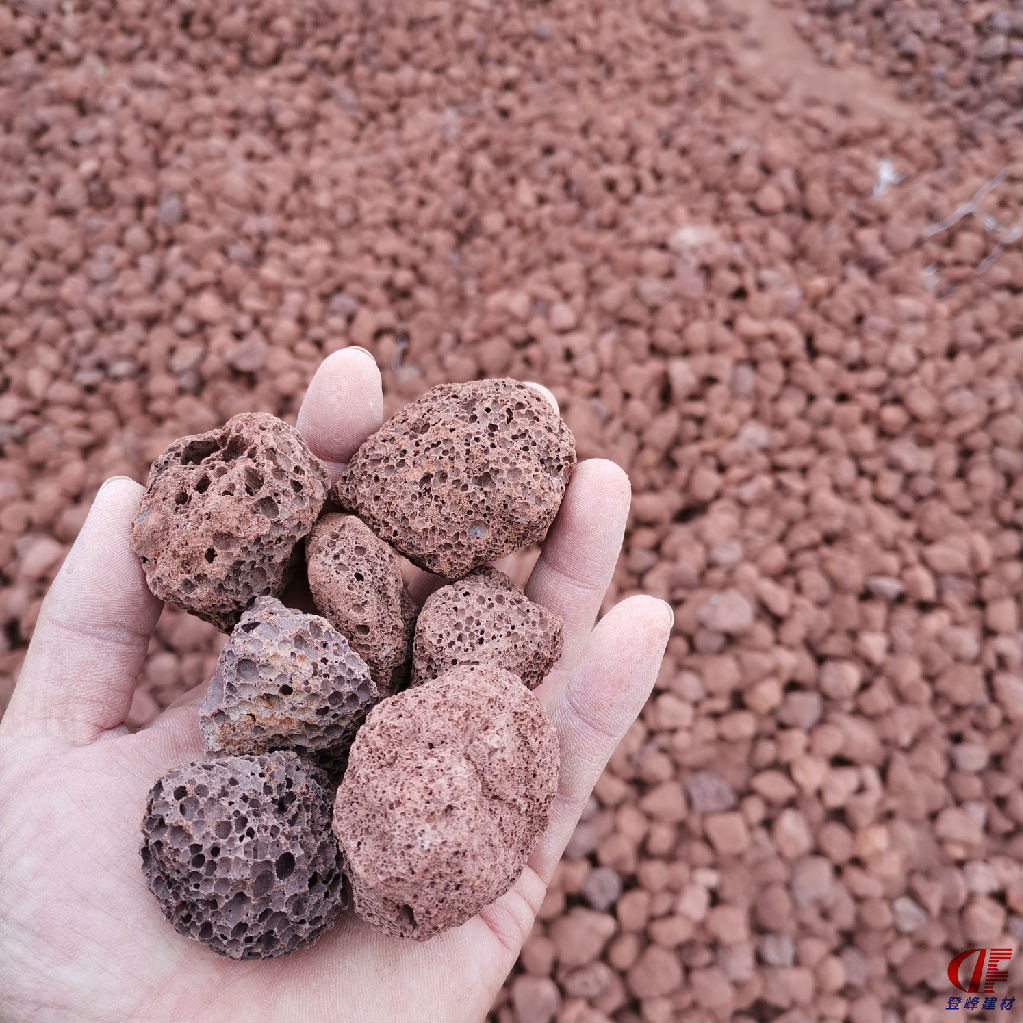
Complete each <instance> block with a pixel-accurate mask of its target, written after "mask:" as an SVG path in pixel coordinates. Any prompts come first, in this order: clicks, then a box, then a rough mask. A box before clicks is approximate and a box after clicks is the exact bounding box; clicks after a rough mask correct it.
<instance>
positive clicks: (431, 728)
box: [334, 665, 558, 939]
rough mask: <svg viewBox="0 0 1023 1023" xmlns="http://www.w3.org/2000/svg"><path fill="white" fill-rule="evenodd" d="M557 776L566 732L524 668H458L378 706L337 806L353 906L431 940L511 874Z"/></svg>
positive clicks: (394, 928) (537, 827)
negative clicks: (561, 735)
mask: <svg viewBox="0 0 1023 1023" xmlns="http://www.w3.org/2000/svg"><path fill="white" fill-rule="evenodd" d="M557 779H558V740H557V736H556V735H555V733H554V729H553V728H552V727H551V724H550V722H549V721H548V720H547V715H546V714H545V712H544V710H543V707H541V705H540V702H539V700H537V698H536V697H535V696H534V695H533V694H532V693H531V692H530V691H529V690H528V689H527V688H526V687H525V686H524V685H523V684H522V681H521V680H520V679H519V677H518V676H517V675H513V674H511V672H507V671H502V670H501V669H500V668H495V667H493V666H486V665H465V666H462V667H459V668H454V669H452V670H451V671H449V672H447V673H446V674H444V675H441V676H440V677H439V678H435V679H431V680H430V681H429V682H425V683H424V684H423V685H421V686H416V687H415V688H413V689H408V690H406V691H405V692H403V693H399V694H398V695H397V696H392V697H391V698H390V699H388V700H384V701H383V702H382V703H380V704H379V705H378V706H376V707H375V708H374V709H373V710H372V711H371V712H370V715H369V717H368V718H367V719H366V724H365V725H363V727H362V728H361V729H360V730H359V734H358V736H356V739H355V743H354V744H353V745H352V749H351V755H350V759H349V761H348V770H347V771H346V772H345V777H344V781H343V782H342V783H341V787H340V788H339V790H338V794H337V801H336V803H335V807H334V833H335V834H336V835H337V838H338V841H339V843H340V845H341V849H342V851H343V852H344V855H345V860H346V868H345V869H346V872H347V874H348V878H349V880H350V881H351V884H352V890H353V895H354V900H355V909H356V912H358V913H359V915H360V916H362V917H363V918H364V919H365V920H367V921H368V922H369V923H371V924H373V925H375V926H377V927H379V928H381V929H382V930H384V931H386V932H387V933H388V934H394V935H400V936H402V937H412V938H419V939H426V938H429V937H431V936H433V935H434V934H437V933H438V932H440V931H443V930H446V929H447V928H449V927H457V926H458V925H459V924H462V923H464V922H465V921H466V920H468V919H469V918H470V917H471V916H473V915H474V914H475V913H477V912H479V910H481V909H482V908H483V907H484V906H486V905H489V904H490V903H491V902H493V901H494V900H495V899H497V898H499V897H500V896H501V895H503V894H504V893H505V892H506V891H507V890H508V889H509V888H510V887H511V886H512V884H513V883H514V882H515V879H516V878H517V877H518V876H519V874H520V872H521V871H522V868H523V866H524V865H525V863H526V860H527V858H528V857H529V853H530V851H531V850H532V848H533V846H534V845H535V844H536V840H537V838H538V837H539V836H540V834H541V832H542V831H543V830H544V828H545V827H546V826H547V814H548V810H549V808H550V804H551V801H552V800H553V798H554V792H555V789H556V788H557Z"/></svg>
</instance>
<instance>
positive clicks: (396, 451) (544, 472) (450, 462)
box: [337, 379, 576, 579]
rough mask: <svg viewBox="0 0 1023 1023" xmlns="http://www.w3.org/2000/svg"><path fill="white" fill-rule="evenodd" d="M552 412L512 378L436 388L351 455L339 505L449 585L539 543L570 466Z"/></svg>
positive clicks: (570, 446) (565, 432)
mask: <svg viewBox="0 0 1023 1023" xmlns="http://www.w3.org/2000/svg"><path fill="white" fill-rule="evenodd" d="M575 461H576V454H575V439H574V438H573V436H572V432H571V430H569V428H568V426H567V425H566V424H565V423H564V421H563V420H562V419H561V417H560V416H559V415H558V413H557V412H556V411H555V410H554V408H553V407H552V406H551V404H550V403H549V402H548V401H547V399H546V398H544V397H543V396H542V395H541V394H540V393H539V392H538V391H536V390H535V389H534V388H531V387H527V386H526V385H525V384H521V383H519V382H518V381H516V380H508V379H499V380H473V381H470V382H468V383H462V384H442V385H440V386H438V387H433V388H431V389H430V390H429V391H427V392H426V393H425V394H424V395H423V396H422V397H420V398H418V399H417V400H416V401H413V402H411V403H410V404H408V405H406V406H405V407H404V408H402V409H400V410H399V411H398V412H397V413H396V414H395V415H394V416H392V417H391V418H390V419H389V420H388V421H387V422H386V423H384V425H383V426H382V427H381V428H380V429H379V430H377V432H376V433H374V434H372V435H371V436H370V437H368V438H367V439H366V440H365V441H364V442H363V444H362V446H361V447H360V448H359V450H358V451H356V453H355V455H354V456H353V457H352V459H351V461H350V462H349V464H348V468H347V471H346V472H345V473H344V474H343V475H342V477H341V478H340V479H339V481H338V484H337V497H338V501H339V503H340V504H341V505H342V506H343V507H345V508H348V509H351V510H352V511H355V512H356V513H357V514H358V516H359V517H360V518H361V519H362V520H363V521H364V522H366V523H367V524H368V525H369V526H370V528H371V529H372V530H373V531H374V532H375V533H376V534H377V535H378V536H379V537H380V538H381V539H382V540H385V541H386V542H387V543H389V544H390V545H391V546H392V547H394V548H395V549H396V550H398V551H399V552H400V553H401V554H404V555H405V557H406V558H408V559H409V560H410V561H412V562H413V563H414V564H416V565H419V566H420V567H421V568H425V569H427V570H428V571H430V572H435V573H437V574H438V575H442V576H444V577H445V578H447V579H460V578H461V577H462V576H464V575H467V574H468V573H469V572H470V571H472V569H474V568H478V567H480V566H481V565H485V564H487V562H490V561H493V560H494V559H496V558H500V557H503V556H504V555H505V554H509V553H511V552H512V551H514V550H518V549H519V548H520V547H525V546H527V545H529V544H531V543H534V542H536V541H538V540H541V539H543V537H544V536H545V535H546V533H547V530H548V528H549V527H550V524H551V522H553V520H554V516H555V514H556V512H557V510H558V506H559V505H560V504H561V498H562V496H563V495H564V493H565V487H566V486H567V484H568V480H569V477H570V476H571V474H572V468H573V466H574V465H575Z"/></svg>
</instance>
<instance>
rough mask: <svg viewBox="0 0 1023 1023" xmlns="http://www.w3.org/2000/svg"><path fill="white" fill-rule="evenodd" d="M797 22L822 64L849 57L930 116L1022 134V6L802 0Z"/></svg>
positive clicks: (972, 130) (943, 0)
mask: <svg viewBox="0 0 1023 1023" xmlns="http://www.w3.org/2000/svg"><path fill="white" fill-rule="evenodd" d="M804 2H805V5H806V11H805V13H803V14H801V15H799V16H798V17H797V18H796V25H797V26H798V28H799V30H800V32H802V34H803V35H804V37H805V38H806V39H807V41H808V42H809V43H810V44H811V45H812V46H813V49H814V51H815V52H816V53H817V56H818V57H820V59H821V60H823V61H825V62H826V63H829V64H834V65H836V66H838V67H842V66H844V65H846V64H848V63H849V62H850V61H851V60H856V61H859V62H860V63H862V64H867V65H869V66H870V67H871V68H872V69H873V70H874V71H875V72H877V74H879V75H890V76H892V77H893V78H895V79H897V81H898V92H899V95H900V96H902V97H903V98H904V99H907V100H916V101H919V102H921V103H922V104H923V105H924V111H923V112H924V113H925V114H926V116H929V117H934V116H936V115H942V114H953V115H954V116H955V117H956V118H957V119H958V121H959V123H960V125H961V126H962V128H963V130H964V131H965V132H967V133H968V134H971V135H973V134H976V133H977V132H978V131H984V130H986V129H992V128H994V129H998V130H1001V131H1002V132H1003V133H1004V134H1005V135H1006V136H1007V137H1008V136H1010V135H1018V134H1019V129H1020V126H1021V125H1023V112H1021V110H1020V89H1021V87H1023V9H1021V8H1020V5H1019V4H1018V3H1010V2H1008V0H996V2H995V3H974V4H963V3H957V2H956V0H913V2H910V0H894V2H886V0H804Z"/></svg>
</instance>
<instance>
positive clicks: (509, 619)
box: [412, 568, 561, 689]
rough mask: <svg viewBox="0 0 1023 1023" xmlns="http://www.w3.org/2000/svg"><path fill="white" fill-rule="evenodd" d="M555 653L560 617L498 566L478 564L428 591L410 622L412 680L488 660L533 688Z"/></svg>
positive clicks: (541, 678)
mask: <svg viewBox="0 0 1023 1023" xmlns="http://www.w3.org/2000/svg"><path fill="white" fill-rule="evenodd" d="M560 656H561V621H560V619H559V618H558V617H557V615H554V614H551V612H550V611H548V610H547V608H545V607H541V606H540V605H539V604H534V603H533V601H531V600H530V599H529V598H528V597H527V596H526V595H525V594H524V593H523V592H522V591H521V590H520V589H519V588H518V587H517V586H516V585H515V584H514V583H513V582H512V581H511V579H509V578H508V576H506V575H505V574H504V573H503V572H498V571H497V570H496V569H493V568H480V569H477V570H476V571H475V572H472V573H471V574H470V575H467V576H466V577H465V578H464V579H462V580H460V581H459V582H456V583H451V585H449V586H442V587H441V588H440V589H439V590H436V591H435V592H434V593H432V594H431V595H430V597H429V599H428V600H427V601H426V603H425V604H424V605H423V609H422V611H421V612H420V613H419V619H418V621H417V622H416V634H415V640H414V642H413V647H412V682H413V684H418V683H420V682H425V681H426V680H427V679H431V678H436V677H437V676H438V675H440V674H442V673H443V672H445V671H448V670H449V669H451V668H453V667H455V666H456V665H459V664H480V663H484V664H486V663H490V664H494V665H497V666H498V667H500V668H504V669H505V670H506V671H510V672H512V673H513V674H515V675H518V676H519V678H521V679H522V681H523V682H525V683H526V685H527V686H529V688H530V689H535V688H536V687H537V686H538V685H539V684H540V683H541V682H542V681H543V680H544V678H546V676H547V672H548V671H550V670H551V666H552V665H553V664H554V662H555V661H556V660H557V659H558V658H559V657H560Z"/></svg>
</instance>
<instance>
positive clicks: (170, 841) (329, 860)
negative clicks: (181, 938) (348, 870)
mask: <svg viewBox="0 0 1023 1023" xmlns="http://www.w3.org/2000/svg"><path fill="white" fill-rule="evenodd" d="M331 797H332V791H331V789H330V788H329V787H328V782H327V776H326V775H325V774H324V773H323V772H322V771H320V770H318V769H317V768H315V767H312V766H311V765H309V764H307V763H306V762H305V761H303V760H302V759H301V758H300V757H298V756H297V755H296V754H294V753H290V752H277V753H267V754H266V755H265V756H258V757H253V756H231V757H221V758H218V759H215V760H206V761H201V762H198V763H192V764H185V765H184V766H183V767H177V768H175V769H174V770H172V771H169V772H168V773H167V774H165V775H164V776H163V777H162V778H161V779H160V780H159V781H158V782H157V783H156V784H155V785H154V786H153V787H152V789H151V790H150V792H149V799H148V800H147V803H146V812H145V816H144V818H143V820H142V835H143V843H142V870H143V873H144V874H145V875H146V880H147V881H148V883H149V888H150V890H151V891H152V893H153V894H154V895H155V896H156V899H157V901H158V902H159V903H160V908H161V909H162V910H163V914H164V916H165V917H167V919H168V920H169V921H170V922H171V923H172V924H173V925H174V927H175V929H176V930H177V931H178V932H179V933H181V934H184V935H186V936H187V937H189V938H194V939H195V940H196V941H201V942H203V943H204V944H206V945H208V946H209V947H210V948H211V949H212V950H213V951H214V952H217V953H219V954H221V955H226V956H230V957H231V958H232V959H269V958H273V957H275V956H280V955H285V954H286V953H288V952H294V951H295V950H296V949H298V948H302V947H303V946H304V945H308V944H309V943H310V942H312V941H313V940H315V938H316V937H317V936H318V935H319V934H320V933H321V932H322V931H323V930H324V929H325V928H327V927H328V926H329V925H330V924H331V923H332V922H333V920H334V918H335V917H336V916H337V914H338V912H339V910H340V909H341V908H342V891H343V886H342V869H341V868H342V859H341V853H340V850H339V849H338V845H337V842H336V840H335V839H334V836H333V835H332V834H331Z"/></svg>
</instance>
